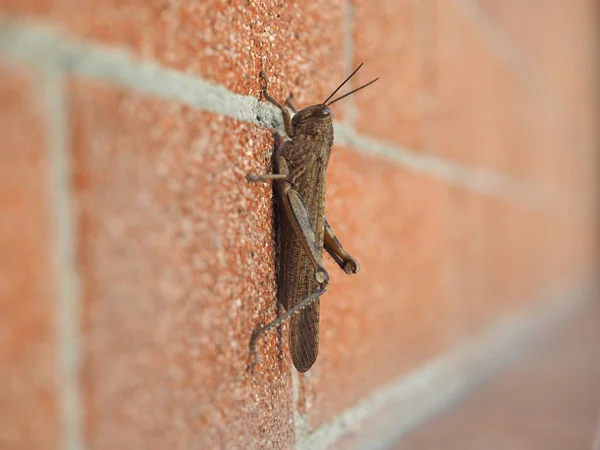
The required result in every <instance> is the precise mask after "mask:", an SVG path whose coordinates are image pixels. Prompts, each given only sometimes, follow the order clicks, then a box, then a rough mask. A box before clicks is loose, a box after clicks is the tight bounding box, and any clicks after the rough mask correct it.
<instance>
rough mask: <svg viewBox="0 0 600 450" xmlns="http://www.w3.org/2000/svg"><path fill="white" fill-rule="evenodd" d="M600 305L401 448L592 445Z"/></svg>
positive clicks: (575, 449)
mask: <svg viewBox="0 0 600 450" xmlns="http://www.w3.org/2000/svg"><path fill="white" fill-rule="evenodd" d="M598 305H599V303H598V302H597V301H596V302H595V303H594V305H592V306H591V307H589V308H587V309H586V311H585V312H584V314H582V315H581V317H579V318H577V320H575V321H574V322H573V323H571V324H570V325H569V326H568V327H567V328H565V329H564V330H563V331H562V332H561V333H560V334H559V335H558V336H556V337H553V338H551V339H549V340H548V341H547V342H546V343H544V345H543V346H541V348H539V349H535V350H534V351H533V353H531V354H530V355H528V356H526V357H525V358H524V359H523V360H522V361H521V362H519V363H518V364H516V365H514V366H513V367H511V368H509V369H508V370H506V372H505V373H503V374H501V375H499V376H497V377H495V378H493V379H491V380H490V381H489V382H488V383H486V384H485V385H484V386H482V387H480V388H479V389H478V390H476V391H475V392H473V393H472V394H471V395H470V396H469V397H468V398H466V399H465V400H464V401H463V402H462V403H460V404H459V405H457V406H456V407H455V408H452V409H450V410H449V411H448V412H446V413H444V414H442V415H440V416H439V417H436V418H434V419H432V420H431V421H430V422H428V423H425V424H424V425H422V426H421V427H420V428H418V429H416V430H414V431H413V432H411V433H409V434H408V435H407V436H406V437H405V438H403V439H402V440H401V441H400V443H399V444H398V446H397V447H396V448H397V449H399V450H400V449H402V450H404V449H407V450H408V449H410V450H428V449H438V448H447V449H461V450H463V449H465V450H471V449H473V450H480V449H485V448H489V446H490V443H493V448H496V449H507V450H508V449H510V450H513V449H524V450H525V449H550V450H554V449H556V450H563V449H567V448H568V449H572V450H585V449H589V448H591V446H592V442H593V439H594V430H595V427H596V424H597V418H598V412H599V408H600V402H599V400H598V399H599V394H600V391H599V389H598V378H599V377H600V357H599V355H598V351H597V342H598V339H600V331H599V330H600V308H598Z"/></svg>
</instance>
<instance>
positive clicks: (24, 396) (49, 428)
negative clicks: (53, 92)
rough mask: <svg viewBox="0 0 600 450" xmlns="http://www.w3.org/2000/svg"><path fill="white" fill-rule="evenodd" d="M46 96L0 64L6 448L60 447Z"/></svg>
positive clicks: (0, 313) (1, 435)
mask: <svg viewBox="0 0 600 450" xmlns="http://www.w3.org/2000/svg"><path fill="white" fill-rule="evenodd" d="M42 97H43V92H41V91H40V90H39V89H38V87H37V86H36V84H35V82H34V77H33V76H32V74H31V73H29V72H28V71H26V70H24V69H17V68H14V67H9V66H8V65H6V64H2V65H0V136H2V160H1V162H0V179H1V180H2V183H0V204H1V205H2V215H1V217H0V248H1V249H2V251H0V267H2V270H0V330H1V331H0V386H1V388H0V405H1V406H0V423H2V427H1V429H0V447H1V448H3V449H32V450H33V449H51V448H57V446H58V442H57V440H58V433H57V417H58V413H57V399H56V381H57V379H56V373H57V370H58V369H57V367H56V358H57V355H56V348H57V346H56V339H55V336H56V328H55V317H54V314H55V308H56V306H55V302H56V295H55V292H56V291H55V288H56V280H55V277H54V275H55V268H54V266H53V263H52V246H51V244H52V242H53V239H52V237H53V230H52V226H51V223H52V209H51V208H52V206H51V204H50V200H51V198H50V196H49V194H48V192H49V189H50V177H51V174H50V173H49V167H50V162H49V160H48V153H47V150H46V146H45V139H44V138H45V136H44V121H43V120H44V119H43V113H44V111H43V102H40V98H42Z"/></svg>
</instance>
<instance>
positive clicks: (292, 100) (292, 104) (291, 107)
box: [285, 92, 298, 114]
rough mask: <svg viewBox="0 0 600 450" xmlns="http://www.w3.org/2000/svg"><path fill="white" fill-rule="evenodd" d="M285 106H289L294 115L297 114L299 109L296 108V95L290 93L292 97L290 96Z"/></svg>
mask: <svg viewBox="0 0 600 450" xmlns="http://www.w3.org/2000/svg"><path fill="white" fill-rule="evenodd" d="M285 106H287V107H288V108H290V109H291V110H292V111H293V112H294V114H296V113H297V112H298V108H296V105H294V94H293V93H291V92H290V95H289V96H288V98H287V100H286V101H285Z"/></svg>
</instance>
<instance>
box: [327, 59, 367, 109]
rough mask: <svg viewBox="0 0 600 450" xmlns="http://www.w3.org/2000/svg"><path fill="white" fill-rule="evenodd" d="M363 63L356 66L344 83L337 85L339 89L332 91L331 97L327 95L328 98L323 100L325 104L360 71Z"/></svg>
mask: <svg viewBox="0 0 600 450" xmlns="http://www.w3.org/2000/svg"><path fill="white" fill-rule="evenodd" d="M362 65H363V63H360V66H358V67H357V68H356V70H354V72H352V73H351V74H350V76H349V77H348V78H346V79H345V80H344V81H343V82H342V84H340V85H339V86H338V87H337V89H336V90H335V91H333V92H332V93H331V95H330V96H329V97H327V100H325V101H324V102H323V104H324V105H326V104H327V102H328V101H329V99H330V98H331V97H333V96H334V95H335V93H336V92H337V91H339V90H340V89H341V88H342V86H343V85H345V84H346V83H347V82H348V80H349V79H350V78H352V77H353V76H354V74H355V73H356V72H358V69H360V68H361V67H362Z"/></svg>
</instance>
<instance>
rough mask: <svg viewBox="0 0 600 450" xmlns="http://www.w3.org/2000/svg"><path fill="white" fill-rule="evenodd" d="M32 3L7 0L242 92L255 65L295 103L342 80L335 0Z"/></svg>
mask: <svg viewBox="0 0 600 450" xmlns="http://www.w3.org/2000/svg"><path fill="white" fill-rule="evenodd" d="M27 5H30V6H29V7H28V6H27ZM31 5H32V2H26V3H25V4H24V5H23V6H21V2H19V1H9V6H8V8H9V10H11V9H12V10H13V11H16V12H22V13H31V12H36V11H35V10H36V9H38V8H39V9H40V14H41V17H40V18H44V19H49V20H51V21H53V22H54V23H55V25H57V26H59V27H61V28H64V29H65V30H67V31H68V32H69V33H71V34H73V35H75V36H79V37H82V38H84V39H86V40H90V41H98V42H102V43H104V44H109V45H112V46H116V47H125V48H128V49H130V50H131V51H132V52H134V53H135V54H136V55H138V56H139V57H142V58H145V59H152V60H156V61H158V62H159V63H161V64H163V65H164V66H167V67H170V68H174V69H177V70H179V71H183V72H187V73H191V74H195V75H201V76H202V77H204V78H206V79H208V80H210V81H213V82H215V83H218V84H220V85H224V86H226V87H227V88H229V89H231V90H233V91H234V92H237V93H241V94H250V95H254V96H258V88H259V80H258V73H259V72H260V70H261V69H264V70H265V72H266V73H267V75H270V76H271V81H272V88H273V89H272V91H273V92H272V94H274V95H275V96H276V97H277V98H281V99H282V100H285V97H286V96H287V95H288V93H289V91H291V90H293V91H294V92H295V94H296V96H297V103H298V105H302V106H306V105H307V104H314V103H318V102H320V101H322V100H324V99H325V98H326V97H327V95H328V94H329V93H330V91H331V90H332V88H333V87H335V86H336V85H337V84H338V83H339V82H340V81H341V80H343V75H344V72H343V67H342V63H341V61H342V58H343V54H344V52H343V47H342V42H343V26H342V19H343V8H342V0H319V1H315V2H308V3H307V2H302V1H294V2H285V3H283V2H275V1H272V0H261V1H246V0H235V1H215V2H188V1H182V0H175V1H162V0H160V1H147V0H127V1H125V2H124V1H121V0H106V1H103V2H101V3H98V2H96V1H93V0H82V1H77V2H73V1H71V0H55V1H54V2H53V4H52V9H51V11H50V12H49V11H48V10H47V9H44V8H40V7H36V8H33V7H32V6H31ZM32 10H33V11H32ZM338 110H341V108H338Z"/></svg>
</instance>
